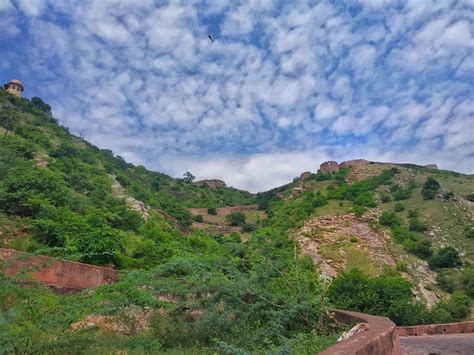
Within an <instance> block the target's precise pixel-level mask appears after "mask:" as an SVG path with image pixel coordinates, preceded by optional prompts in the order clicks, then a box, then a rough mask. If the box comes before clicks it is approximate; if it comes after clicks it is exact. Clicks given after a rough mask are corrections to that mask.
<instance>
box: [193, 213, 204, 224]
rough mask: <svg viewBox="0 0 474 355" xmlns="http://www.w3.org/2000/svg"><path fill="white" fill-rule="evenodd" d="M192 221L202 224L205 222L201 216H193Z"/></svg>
mask: <svg viewBox="0 0 474 355" xmlns="http://www.w3.org/2000/svg"><path fill="white" fill-rule="evenodd" d="M192 219H193V221H194V222H199V223H202V222H203V221H204V220H203V218H202V216H201V215H200V214H196V215H193V217H192Z"/></svg>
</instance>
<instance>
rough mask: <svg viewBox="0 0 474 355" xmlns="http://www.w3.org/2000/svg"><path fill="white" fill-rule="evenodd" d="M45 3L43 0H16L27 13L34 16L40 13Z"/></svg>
mask: <svg viewBox="0 0 474 355" xmlns="http://www.w3.org/2000/svg"><path fill="white" fill-rule="evenodd" d="M45 5H46V1H45V0H18V6H19V7H20V9H21V10H22V11H23V12H24V13H25V14H26V15H27V16H32V17H36V16H39V15H40V14H41V12H42V11H43V9H44V7H45Z"/></svg>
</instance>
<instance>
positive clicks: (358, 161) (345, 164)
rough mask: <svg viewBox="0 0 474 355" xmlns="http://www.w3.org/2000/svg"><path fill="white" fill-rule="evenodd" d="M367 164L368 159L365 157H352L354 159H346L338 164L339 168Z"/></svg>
mask: <svg viewBox="0 0 474 355" xmlns="http://www.w3.org/2000/svg"><path fill="white" fill-rule="evenodd" d="M364 165H369V161H368V160H365V159H354V160H347V161H344V162H342V163H341V164H339V168H340V169H346V168H349V167H351V166H364Z"/></svg>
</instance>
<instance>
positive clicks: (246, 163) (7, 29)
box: [0, 0, 474, 191]
mask: <svg viewBox="0 0 474 355" xmlns="http://www.w3.org/2000/svg"><path fill="white" fill-rule="evenodd" d="M208 34H211V35H212V37H213V38H214V40H215V41H214V43H212V42H211V41H210V40H209V39H208ZM0 48H1V49H2V55H1V56H0V79H1V80H2V81H3V82H6V81H8V80H9V79H11V78H17V79H20V80H22V81H23V82H24V84H25V86H26V91H25V93H24V94H25V96H26V97H31V96H39V97H41V98H43V99H44V100H45V101H46V102H48V103H49V104H51V106H52V107H53V113H54V115H55V117H57V118H58V119H59V121H60V122H61V124H63V125H64V126H67V127H69V128H70V130H71V131H72V132H74V133H75V134H78V135H79V134H81V135H82V136H84V137H86V138H87V139H90V140H91V141H92V142H93V143H94V144H96V145H98V146H100V147H101V148H109V149H112V150H113V151H114V152H115V153H116V154H119V155H121V156H123V157H124V158H126V159H127V160H128V161H131V162H133V163H136V164H143V165H145V166H146V167H148V168H150V169H153V170H158V171H162V172H165V173H168V174H170V175H172V176H181V175H182V174H183V173H184V172H185V171H187V170H189V171H191V172H192V173H193V174H195V175H196V176H197V177H198V178H221V179H223V180H225V181H226V182H227V183H228V185H232V186H235V187H239V188H245V189H249V190H251V191H259V190H264V189H268V188H271V187H274V186H277V185H280V184H282V183H286V182H288V181H290V180H291V179H292V178H293V177H294V176H296V175H299V173H301V172H302V171H305V170H310V171H316V170H317V168H318V166H319V164H320V163H321V162H322V161H325V160H328V159H335V160H338V161H342V160H345V159H353V158H366V159H371V160H380V161H394V162H413V163H419V164H427V163H437V164H438V165H439V166H440V167H441V168H444V169H451V170H456V171H460V172H466V173H474V100H473V96H474V54H473V53H474V0H472V1H471V0H459V1H448V0H440V1H434V2H431V1H428V0H414V1H403V2H398V1H389V0H371V1H369V0H364V1H345V2H344V1H321V2H319V1H296V0H295V1H276V0H275V1H268V0H247V1H236V0H203V1H194V0H188V1H179V0H174V1H164V0H163V1H160V0H155V1H154V0H140V1H138V0H137V1H131V0H130V1H125V0H123V1H118V0H63V1H61V0H54V1H53V0H0Z"/></svg>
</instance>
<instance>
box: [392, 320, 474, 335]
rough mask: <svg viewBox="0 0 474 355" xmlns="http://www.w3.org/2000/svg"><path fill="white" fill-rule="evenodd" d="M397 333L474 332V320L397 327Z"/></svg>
mask: <svg viewBox="0 0 474 355" xmlns="http://www.w3.org/2000/svg"><path fill="white" fill-rule="evenodd" d="M397 333H398V336H400V337H406V336H419V335H435V334H458V333H474V321H467V322H457V323H442V324H427V325H414V326H409V327H397Z"/></svg>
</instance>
